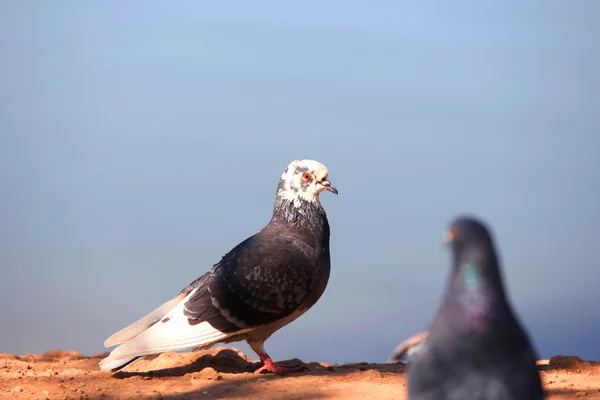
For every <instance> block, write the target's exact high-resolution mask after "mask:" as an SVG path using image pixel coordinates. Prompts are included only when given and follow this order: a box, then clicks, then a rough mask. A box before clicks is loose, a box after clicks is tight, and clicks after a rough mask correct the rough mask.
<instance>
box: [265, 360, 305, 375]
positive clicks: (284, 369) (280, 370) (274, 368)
mask: <svg viewBox="0 0 600 400" xmlns="http://www.w3.org/2000/svg"><path fill="white" fill-rule="evenodd" d="M263 371H268V372H272V373H274V374H277V375H282V376H283V375H286V374H292V373H296V372H304V371H310V369H308V368H307V367H305V366H303V365H276V364H275V363H274V362H273V360H271V359H270V358H265V359H264V360H263V366H262V367H260V368H258V369H257V370H256V371H254V373H255V374H261V373H263Z"/></svg>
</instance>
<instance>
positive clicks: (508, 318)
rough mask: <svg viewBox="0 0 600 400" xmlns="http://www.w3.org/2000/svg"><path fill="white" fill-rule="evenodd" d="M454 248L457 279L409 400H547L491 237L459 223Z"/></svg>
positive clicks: (477, 226) (451, 236) (414, 370)
mask: <svg viewBox="0 0 600 400" xmlns="http://www.w3.org/2000/svg"><path fill="white" fill-rule="evenodd" d="M446 242H447V243H448V244H449V245H450V247H451V248H452V256H453V257H452V259H453V266H452V273H451V277H450V280H449V282H448V286H447V291H446V295H445V297H444V299H443V301H442V304H441V306H440V308H439V310H438V313H437V315H436V317H435V319H434V321H433V323H432V325H431V328H430V330H429V337H428V338H427V340H426V341H425V342H424V344H423V346H422V348H421V350H420V351H419V352H418V353H417V354H416V355H415V356H414V358H413V359H412V360H411V363H410V364H409V372H408V398H409V399H411V400H426V399H427V400H428V399H494V400H496V399H498V400H499V399H503V400H511V399H543V398H544V394H543V390H542V385H541V382H540V377H539V374H538V371H537V367H536V359H537V355H536V353H535V351H534V350H533V348H532V346H531V343H530V341H529V338H528V336H527V333H526V332H525V331H524V329H523V328H522V327H521V324H520V323H519V321H518V319H517V317H516V316H515V314H514V313H513V311H512V308H511V306H510V304H509V300H508V298H507V295H506V293H505V291H504V287H503V283H502V276H501V272H500V268H499V266H498V260H497V256H496V252H495V250H494V244H493V241H492V237H491V235H490V233H489V232H488V229H487V228H486V227H485V226H484V225H483V223H481V222H479V221H478V220H476V219H474V218H469V217H461V218H457V219H456V220H454V222H453V223H452V225H451V227H450V230H449V231H448V232H447V233H446Z"/></svg>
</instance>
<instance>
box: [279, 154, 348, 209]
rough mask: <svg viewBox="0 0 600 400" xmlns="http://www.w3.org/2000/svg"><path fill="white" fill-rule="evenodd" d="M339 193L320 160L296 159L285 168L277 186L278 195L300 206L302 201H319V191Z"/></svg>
mask: <svg viewBox="0 0 600 400" xmlns="http://www.w3.org/2000/svg"><path fill="white" fill-rule="evenodd" d="M324 190H328V191H330V192H332V193H335V194H338V191H337V189H336V188H335V187H334V186H332V185H331V182H329V180H328V172H327V168H326V167H325V166H324V165H323V164H321V163H320V162H318V161H314V160H296V161H292V163H291V164H290V165H288V167H287V168H286V169H285V171H284V172H283V174H282V175H281V179H280V180H279V186H278V187H277V197H278V198H279V199H281V200H286V201H289V202H290V203H292V204H293V205H294V207H300V206H301V204H302V201H305V202H309V203H319V193H321V192H322V191H324Z"/></svg>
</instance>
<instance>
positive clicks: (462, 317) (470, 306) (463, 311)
mask: <svg viewBox="0 0 600 400" xmlns="http://www.w3.org/2000/svg"><path fill="white" fill-rule="evenodd" d="M495 262H496V261H495V259H490V260H485V261H483V262H478V263H477V262H474V261H472V260H468V259H467V260H457V264H456V265H455V269H454V276H453V277H452V279H451V281H450V287H449V291H448V298H447V302H448V306H449V307H450V308H451V310H450V315H452V318H453V319H454V320H455V322H456V323H458V324H459V325H461V326H462V328H463V329H466V330H468V331H486V330H488V329H490V328H491V327H492V326H493V325H494V324H495V323H496V319H497V318H498V317H499V316H502V314H503V313H502V312H500V313H499V312H498V311H504V310H502V309H503V308H505V307H504V306H505V304H506V299H505V294H504V289H503V285H502V281H501V278H500V275H499V272H498V268H497V267H496V266H495V265H489V264H488V263H495Z"/></svg>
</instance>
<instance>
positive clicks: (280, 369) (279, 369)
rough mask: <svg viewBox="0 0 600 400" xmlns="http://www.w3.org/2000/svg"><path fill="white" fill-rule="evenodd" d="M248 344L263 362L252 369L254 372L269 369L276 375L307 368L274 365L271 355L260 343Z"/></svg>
mask: <svg viewBox="0 0 600 400" xmlns="http://www.w3.org/2000/svg"><path fill="white" fill-rule="evenodd" d="M248 344H250V347H251V348H252V350H254V352H255V353H256V354H258V357H259V358H260V361H262V363H263V365H262V367H260V368H258V369H257V370H256V371H254V373H255V374H260V373H262V372H263V371H269V372H272V373H274V374H277V375H285V374H290V373H294V372H302V371H307V370H308V368H306V367H304V366H301V365H275V363H274V362H273V360H272V359H271V357H270V356H269V355H268V354H267V353H266V352H265V350H264V348H263V344H262V343H256V342H248Z"/></svg>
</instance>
